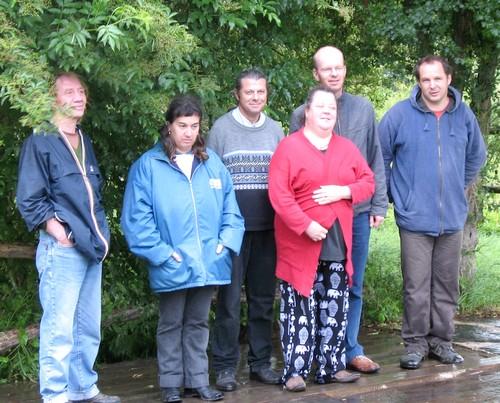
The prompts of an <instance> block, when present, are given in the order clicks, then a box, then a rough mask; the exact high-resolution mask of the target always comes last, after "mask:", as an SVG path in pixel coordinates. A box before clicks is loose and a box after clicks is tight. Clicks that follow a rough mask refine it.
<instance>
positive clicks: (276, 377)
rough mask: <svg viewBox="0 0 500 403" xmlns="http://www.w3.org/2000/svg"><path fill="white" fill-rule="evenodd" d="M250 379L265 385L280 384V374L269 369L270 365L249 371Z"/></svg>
mask: <svg viewBox="0 0 500 403" xmlns="http://www.w3.org/2000/svg"><path fill="white" fill-rule="evenodd" d="M250 379H253V380H254V381H259V382H262V383H265V384H266V385H279V384H281V375H280V374H278V373H277V372H276V371H274V370H273V369H271V367H264V368H259V369H256V370H254V371H250Z"/></svg>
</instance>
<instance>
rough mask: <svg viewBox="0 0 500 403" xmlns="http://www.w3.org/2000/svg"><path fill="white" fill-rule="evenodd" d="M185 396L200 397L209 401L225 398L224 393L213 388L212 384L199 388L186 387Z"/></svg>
mask: <svg viewBox="0 0 500 403" xmlns="http://www.w3.org/2000/svg"><path fill="white" fill-rule="evenodd" d="M184 397H199V398H200V399H201V400H205V401H207V402H216V401H217V400H222V399H224V393H222V392H219V391H218V390H215V389H212V388H211V387H210V386H201V387H199V388H184Z"/></svg>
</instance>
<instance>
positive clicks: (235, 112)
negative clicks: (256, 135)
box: [232, 106, 266, 127]
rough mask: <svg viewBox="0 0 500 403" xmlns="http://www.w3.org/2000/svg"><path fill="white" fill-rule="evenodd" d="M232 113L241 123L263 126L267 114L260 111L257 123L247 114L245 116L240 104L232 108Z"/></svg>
mask: <svg viewBox="0 0 500 403" xmlns="http://www.w3.org/2000/svg"><path fill="white" fill-rule="evenodd" d="M232 114H233V118H234V119H235V120H236V121H237V122H238V123H240V124H242V125H243V126H246V127H261V126H262V125H263V124H264V122H265V121H266V115H264V114H263V113H260V115H259V120H257V122H255V123H253V122H250V121H249V120H248V119H247V118H246V117H245V116H243V114H242V113H241V110H240V107H239V106H238V107H237V108H234V109H233V110H232Z"/></svg>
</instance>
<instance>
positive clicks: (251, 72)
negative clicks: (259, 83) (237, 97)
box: [234, 67, 267, 92]
mask: <svg viewBox="0 0 500 403" xmlns="http://www.w3.org/2000/svg"><path fill="white" fill-rule="evenodd" d="M244 78H253V79H254V80H260V79H264V80H266V87H267V77H266V75H265V74H264V73H263V72H262V70H260V69H258V68H255V67H252V68H250V69H246V70H243V71H242V72H241V73H240V74H238V77H236V83H235V85H234V90H235V91H236V92H238V91H239V90H241V81H242V80H243V79H244Z"/></svg>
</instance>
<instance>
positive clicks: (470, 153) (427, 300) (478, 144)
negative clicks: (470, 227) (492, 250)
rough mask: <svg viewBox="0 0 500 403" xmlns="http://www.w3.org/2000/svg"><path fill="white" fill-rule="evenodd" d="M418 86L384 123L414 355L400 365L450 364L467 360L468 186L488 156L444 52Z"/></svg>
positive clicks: (432, 59)
mask: <svg viewBox="0 0 500 403" xmlns="http://www.w3.org/2000/svg"><path fill="white" fill-rule="evenodd" d="M415 76H416V78H417V82H418V85H416V86H415V88H414V89H413V91H412V94H411V96H410V98H408V99H406V100H404V101H401V102H399V103H397V104H396V105H395V106H393V107H392V108H391V109H390V110H389V111H388V112H387V113H386V114H385V116H384V117H383V119H382V120H381V122H380V125H379V134H380V142H381V145H382V153H383V156H384V163H385V171H386V177H387V185H388V186H387V187H388V190H389V199H390V201H392V202H393V204H394V210H395V215H396V223H397V225H398V227H399V236H400V239H401V266H402V271H403V286H404V314H403V326H402V329H401V335H402V338H403V341H404V344H405V349H406V353H405V354H404V355H402V356H401V359H400V365H401V367H402V368H406V369H416V368H419V367H420V365H421V362H422V360H423V359H424V357H425V356H426V355H427V354H429V357H430V358H435V359H437V360H439V361H440V362H442V363H444V364H459V363H461V362H463V358H462V356H461V355H460V354H458V353H457V352H455V351H454V350H453V347H452V345H451V341H452V336H453V332H454V324H453V317H454V314H455V311H456V307H457V301H458V296H459V288H458V275H459V262H460V251H461V245H462V232H463V227H464V224H465V219H466V217H467V199H466V195H465V189H466V187H467V186H468V185H470V183H471V182H472V181H473V180H474V179H475V178H476V176H477V174H478V173H479V170H480V169H481V167H482V166H483V164H484V162H485V159H486V149H485V145H484V141H483V138H482V136H481V131H480V129H479V125H478V123H477V119H476V117H475V116H474V114H473V113H472V111H471V110H470V108H469V107H468V106H467V105H465V104H464V103H463V102H462V100H461V96H460V93H459V92H458V91H457V90H456V89H454V88H453V87H451V86H450V83H451V68H450V65H449V64H448V62H447V61H446V60H445V59H444V58H442V57H440V56H426V57H424V58H422V59H421V60H420V61H419V62H418V63H417V65H416V67H415Z"/></svg>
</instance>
